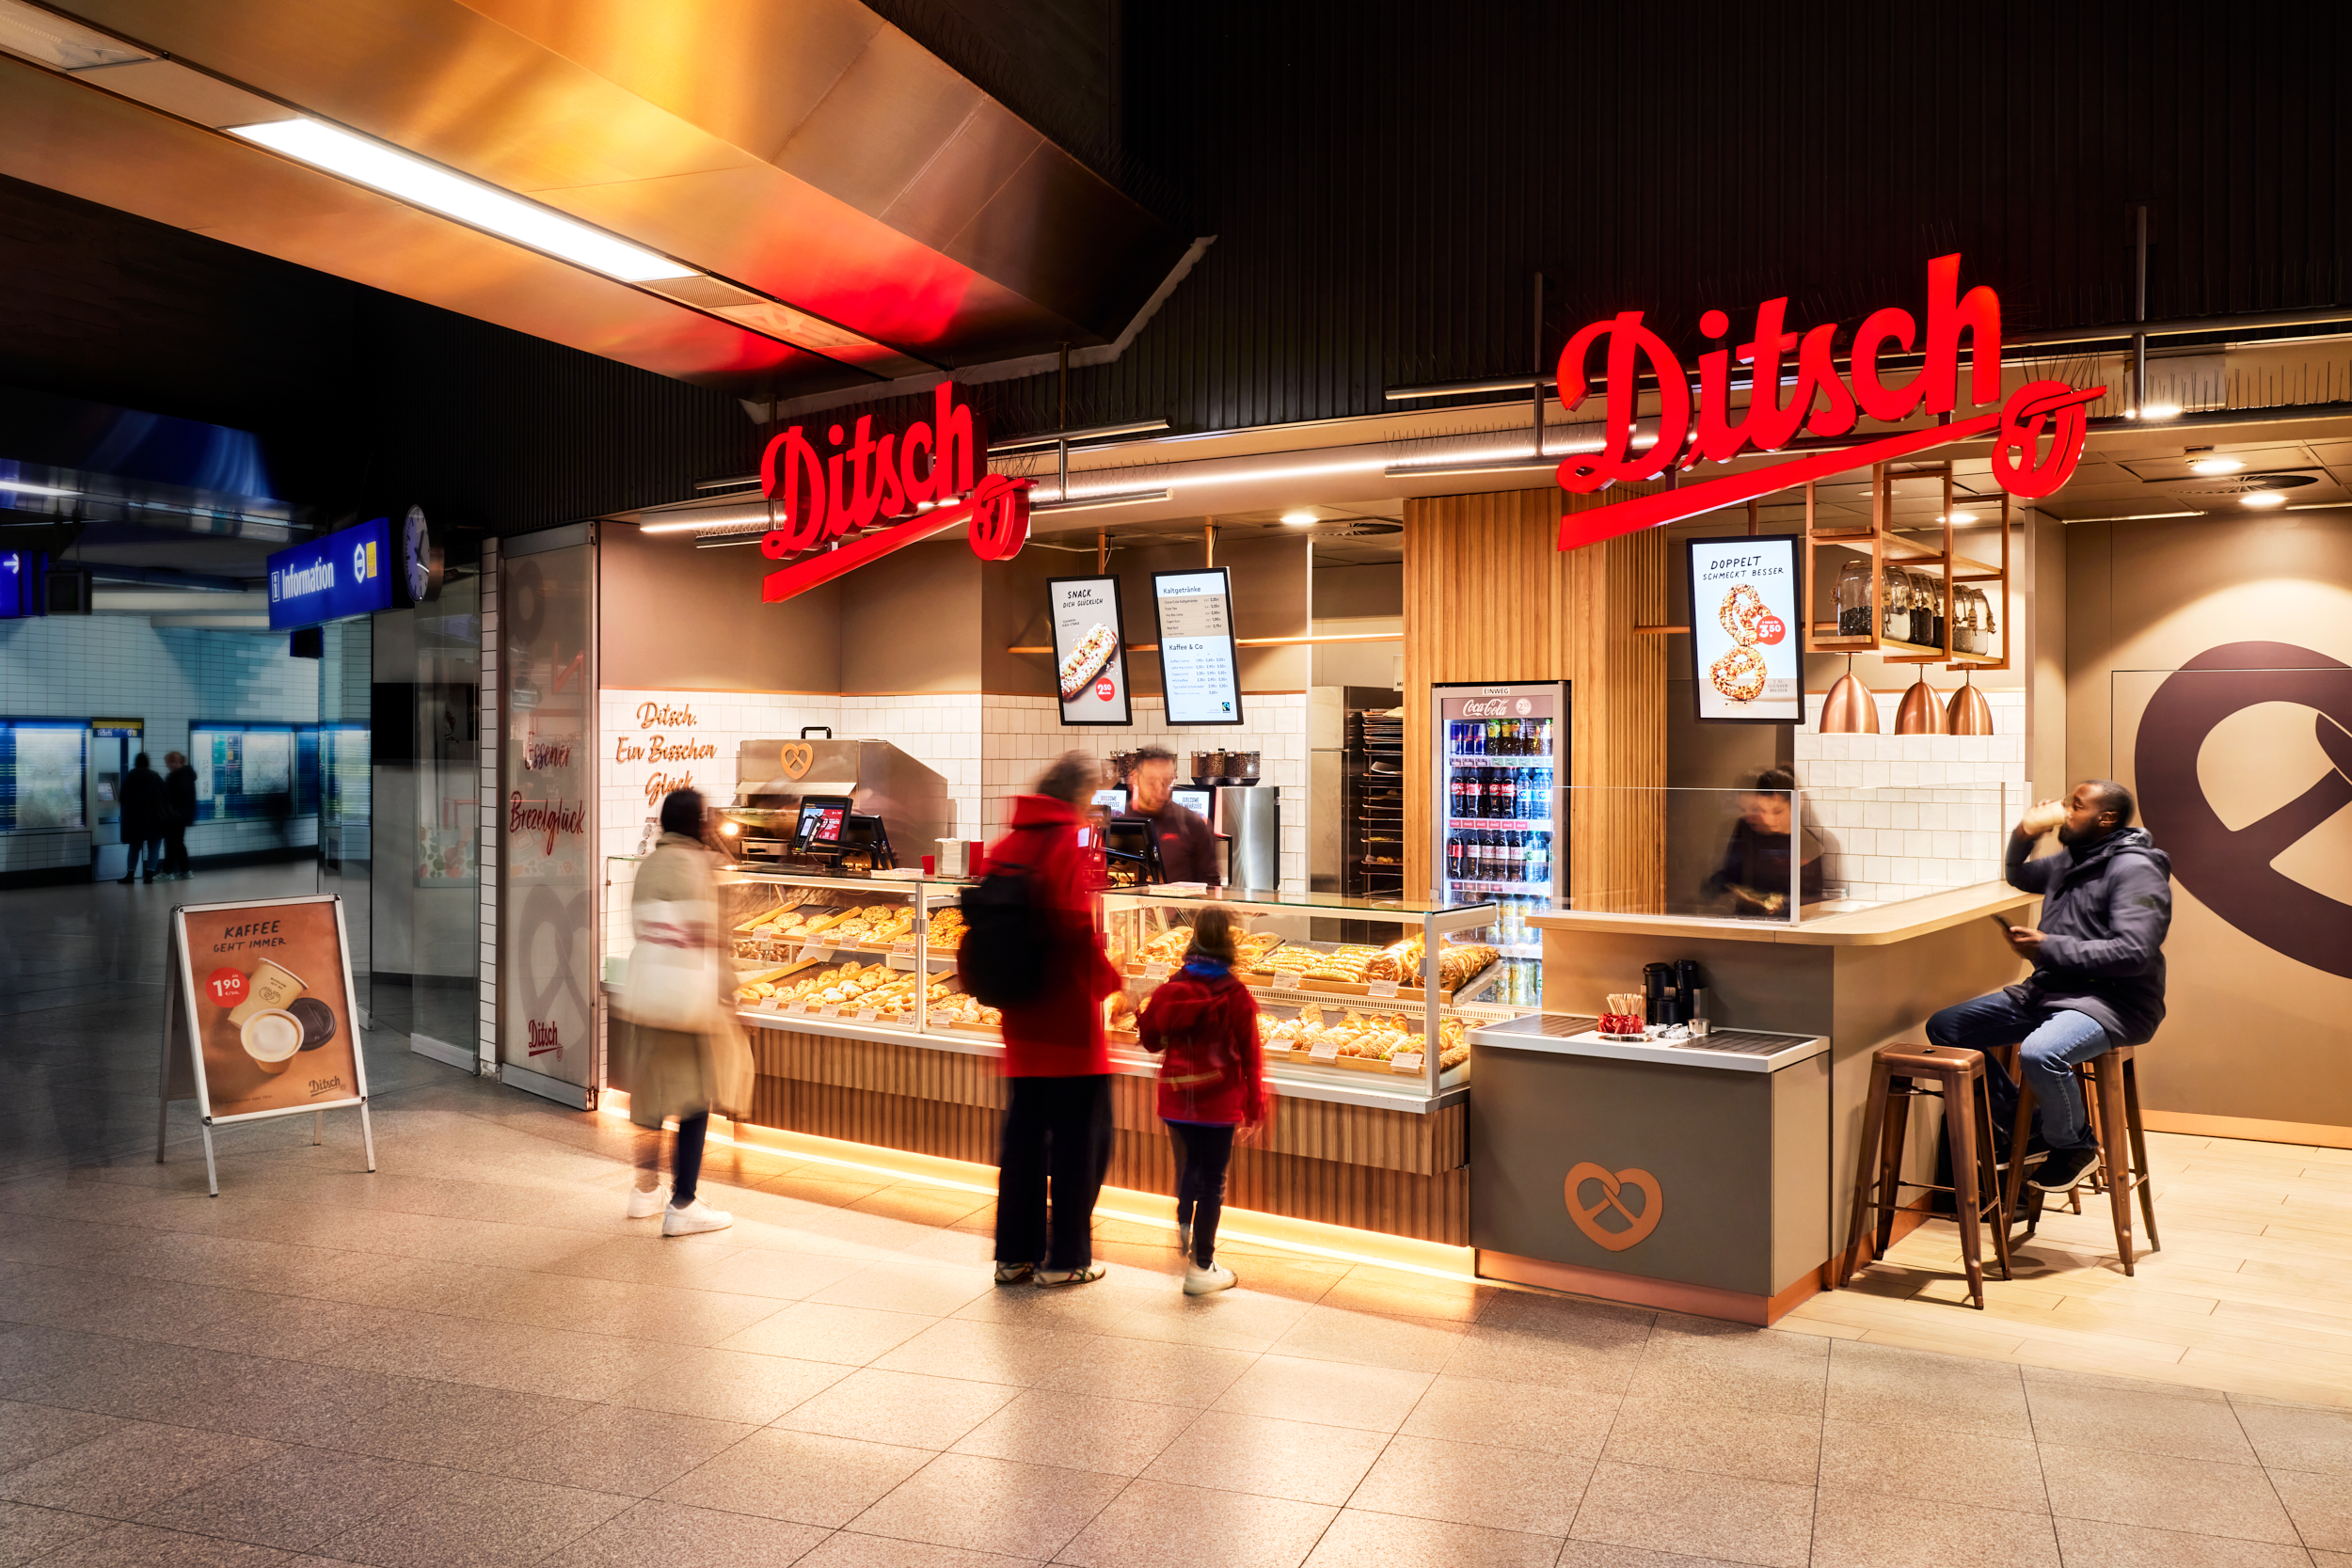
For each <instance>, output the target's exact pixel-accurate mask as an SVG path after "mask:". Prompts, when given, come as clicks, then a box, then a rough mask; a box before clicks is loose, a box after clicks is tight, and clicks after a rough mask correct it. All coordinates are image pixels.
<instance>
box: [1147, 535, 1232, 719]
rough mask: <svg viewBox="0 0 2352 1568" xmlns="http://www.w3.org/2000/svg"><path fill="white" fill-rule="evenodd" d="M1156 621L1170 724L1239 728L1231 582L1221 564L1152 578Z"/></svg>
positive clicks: (1161, 670) (1161, 672)
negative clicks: (1215, 725)
mask: <svg viewBox="0 0 2352 1568" xmlns="http://www.w3.org/2000/svg"><path fill="white" fill-rule="evenodd" d="M1152 608H1153V610H1155V611H1156V613H1157V614H1158V617H1159V623H1160V686H1161V689H1162V690H1164V691H1165V692H1166V693H1167V698H1168V722H1169V723H1170V724H1185V725H1191V724H1238V723H1240V722H1241V683H1240V678H1239V676H1238V674H1237V673H1236V671H1235V668H1234V655H1233V593H1232V580H1231V578H1229V577H1228V575H1227V573H1226V570H1225V568H1224V567H1222V566H1213V567H1210V568H1208V569H1206V570H1204V571H1199V572H1154V573H1152Z"/></svg>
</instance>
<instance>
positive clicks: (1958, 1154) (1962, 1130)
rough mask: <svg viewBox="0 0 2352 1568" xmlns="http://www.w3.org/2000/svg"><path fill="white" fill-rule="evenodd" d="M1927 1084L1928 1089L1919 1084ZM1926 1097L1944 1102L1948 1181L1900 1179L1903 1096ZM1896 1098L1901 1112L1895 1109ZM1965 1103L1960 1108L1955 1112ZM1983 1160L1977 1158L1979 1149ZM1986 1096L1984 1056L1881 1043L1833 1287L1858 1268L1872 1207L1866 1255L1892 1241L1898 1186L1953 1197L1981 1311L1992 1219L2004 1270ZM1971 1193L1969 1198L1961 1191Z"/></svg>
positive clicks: (1905, 1124)
mask: <svg viewBox="0 0 2352 1568" xmlns="http://www.w3.org/2000/svg"><path fill="white" fill-rule="evenodd" d="M1927 1084H1932V1085H1935V1086H1934V1087H1932V1088H1931V1087H1927V1086H1925V1085H1927ZM1917 1097H1927V1098H1931V1099H1937V1100H1941V1101H1943V1102H1944V1141H1945V1144H1946V1147H1947V1148H1948V1149H1949V1150H1950V1152H1951V1162H1952V1184H1951V1185H1950V1186H1949V1187H1940V1186H1937V1185H1935V1184H1934V1183H1932V1182H1927V1181H1909V1180H1904V1179H1903V1175H1902V1165H1903V1142H1904V1139H1905V1136H1906V1134H1907V1133H1908V1132H1909V1130H1910V1121H1911V1117H1910V1114H1909V1113H1910V1101H1912V1100H1913V1099H1914V1098H1917ZM1897 1102H1900V1110H1899V1112H1898V1110H1897V1109H1896V1108H1895V1107H1896V1106H1897ZM1962 1107H1964V1109H1962ZM1980 1149H1981V1150H1983V1151H1984V1157H1983V1158H1981V1159H1980V1158H1979V1153H1978V1151H1979V1150H1980ZM1992 1151H1993V1098H1992V1094H1991V1092H1990V1090H1989V1089H1988V1088H1987V1086H1986V1085H1985V1078H1984V1053H1983V1052H1981V1051H1966V1050H1955V1049H1952V1048H1949V1047H1947V1046H1940V1045H1883V1046H1881V1047H1879V1049H1878V1051H1877V1052H1876V1053H1874V1054H1873V1055H1872V1056H1871V1058H1870V1097H1869V1099H1868V1100H1867V1101H1865V1102H1864V1107H1863V1117H1862V1148H1861V1149H1860V1150H1859V1151H1858V1154H1857V1160H1856V1164H1855V1169H1854V1183H1853V1217H1852V1220H1851V1224H1850V1227H1849V1229H1848V1232H1847V1235H1848V1240H1847V1243H1846V1251H1845V1255H1844V1257H1843V1258H1842V1259H1840V1261H1839V1264H1838V1269H1837V1284H1838V1286H1839V1288H1840V1289H1842V1288H1844V1287H1845V1285H1846V1284H1847V1283H1848V1282H1849V1281H1851V1279H1852V1278H1853V1275H1854V1271H1855V1270H1856V1269H1858V1268H1860V1267H1861V1266H1862V1263H1863V1257H1862V1249H1863V1247H1864V1246H1865V1245H1866V1244H1867V1243H1866V1241H1865V1237H1864V1232H1863V1228H1862V1223H1863V1218H1864V1216H1865V1215H1867V1213H1869V1212H1870V1211H1872V1210H1874V1209H1875V1210H1876V1211H1877V1212H1878V1225H1877V1227H1876V1228H1875V1230H1874V1232H1873V1233H1872V1236H1871V1241H1872V1242H1874V1243H1875V1251H1874V1253H1873V1256H1875V1257H1882V1258H1883V1257H1884V1256H1885V1255H1886V1249H1887V1248H1888V1247H1889V1246H1890V1245H1892V1244H1893V1243H1894V1238H1895V1211H1896V1209H1897V1208H1898V1207H1899V1204H1898V1201H1897V1199H1898V1197H1899V1194H1900V1190H1901V1189H1902V1188H1904V1187H1917V1188H1921V1189H1923V1190H1925V1191H1928V1192H1931V1193H1945V1192H1947V1193H1950V1194H1951V1195H1952V1213H1953V1217H1954V1218H1956V1219H1957V1220H1958V1221H1959V1222H1960V1257H1961V1261H1962V1263H1963V1265H1965V1267H1966V1269H1967V1273H1968V1295H1969V1305H1970V1306H1971V1307H1975V1308H1976V1309H1977V1310H1978V1311H1979V1312H1981V1311H1983V1310H1984V1242H1983V1228H1984V1222H1985V1220H1986V1219H1987V1218H1988V1217H1989V1218H1990V1219H1991V1220H1992V1221H1993V1251H1994V1258H1995V1259H1996V1260H1997V1261H1998V1262H1999V1264H2000V1268H2001V1277H2002V1278H2003V1279H2007V1278H2008V1277H2009V1276H2010V1274H2009V1223H2008V1211H2007V1209H2005V1208H2004V1207H2003V1204H2002V1193H2001V1183H2000V1179H1999V1177H1998V1175H1997V1174H1996V1173H1995V1171H1994V1163H1993V1158H1992ZM1963 1193H1966V1194H1973V1195H1974V1198H1973V1200H1971V1199H1969V1198H1964V1197H1963V1196H1961V1195H1962V1194H1963Z"/></svg>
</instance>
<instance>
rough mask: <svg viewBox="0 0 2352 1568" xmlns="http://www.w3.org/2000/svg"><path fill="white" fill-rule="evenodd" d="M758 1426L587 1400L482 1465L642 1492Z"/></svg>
mask: <svg viewBox="0 0 2352 1568" xmlns="http://www.w3.org/2000/svg"><path fill="white" fill-rule="evenodd" d="M758 1430H759V1429H758V1428H757V1427H756V1426H753V1425H750V1424H748V1423H743V1422H737V1421H713V1420H707V1419H705V1418H702V1417H699V1416H681V1415H676V1414H675V1413H672V1412H669V1411H660V1410H642V1409H638V1408H635V1407H633V1406H629V1405H620V1404H597V1405H591V1406H589V1407H588V1408H587V1409H586V1410H583V1411H581V1412H580V1414H579V1415H578V1416H575V1417H573V1418H571V1419H570V1420H568V1421H565V1422H564V1423H562V1424H561V1425H559V1426H554V1427H550V1428H549V1429H548V1430H547V1431H546V1432H543V1433H536V1434H534V1435H533V1436H532V1437H531V1438H530V1439H529V1440H528V1441H526V1442H524V1443H521V1444H519V1445H517V1446H516V1448H515V1449H514V1450H513V1451H511V1452H509V1453H508V1454H507V1455H506V1456H505V1457H504V1458H502V1459H501V1460H499V1461H498V1462H497V1463H496V1464H495V1465H491V1466H489V1468H491V1469H493V1470H495V1471H496V1472H498V1473H499V1474H501V1475H508V1476H514V1477H516V1478H517V1479H518V1480H522V1481H544V1482H545V1483H547V1484H548V1485H549V1486H576V1487H580V1488H582V1489H584V1490H587V1491H592V1492H615V1493H618V1494H620V1495H621V1496H623V1497H651V1496H652V1495H653V1494H654V1493H656V1492H659V1491H660V1490H661V1489H662V1488H663V1487H665V1486H667V1485H669V1484H670V1482H672V1481H675V1480H677V1479H678V1477H680V1476H682V1475H684V1474H686V1472H687V1471H689V1470H691V1469H692V1468H693V1467H694V1466H695V1465H700V1464H701V1463H703V1461H705V1460H707V1459H709V1458H711V1457H712V1456H713V1455H715V1454H718V1453H721V1452H723V1451H724V1450H726V1449H730V1448H732V1447H734V1446H735V1445H736V1444H738V1443H739V1442H741V1441H742V1440H743V1439H744V1438H746V1437H748V1436H750V1435H751V1434H752V1433H755V1432H756V1431H758Z"/></svg>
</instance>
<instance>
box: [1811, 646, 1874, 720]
mask: <svg viewBox="0 0 2352 1568" xmlns="http://www.w3.org/2000/svg"><path fill="white" fill-rule="evenodd" d="M1821 733H1822V734H1823V735H1876V734H1878V733H1879V705H1878V702H1877V699H1875V698H1873V697H1872V696H1871V695H1870V689H1869V688H1868V687H1867V686H1865V685H1863V684H1862V683H1861V682H1860V681H1859V680H1857V679H1855V678H1854V673H1853V656H1852V655H1851V654H1849V655H1847V656H1846V673H1844V674H1842V675H1840V676H1838V677H1837V683H1836V685H1835V686H1832V687H1831V688H1830V689H1829V695H1827V696H1825V697H1823V698H1822V699H1821Z"/></svg>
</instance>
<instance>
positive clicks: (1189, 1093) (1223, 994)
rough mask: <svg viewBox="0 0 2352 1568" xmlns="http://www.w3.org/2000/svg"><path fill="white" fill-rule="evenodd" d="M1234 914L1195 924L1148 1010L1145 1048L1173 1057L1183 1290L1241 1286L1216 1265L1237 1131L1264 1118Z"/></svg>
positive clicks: (1172, 1133) (1204, 915) (1167, 1095)
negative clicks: (1236, 970) (1236, 963)
mask: <svg viewBox="0 0 2352 1568" xmlns="http://www.w3.org/2000/svg"><path fill="white" fill-rule="evenodd" d="M1232 969H1233V916H1232V912H1231V911H1227V910H1221V909H1207V910H1203V911H1200V918H1199V919H1198V920H1196V921H1195V922H1194V923H1193V927H1192V946H1191V949H1190V950H1189V951H1188V952H1187V953H1186V954H1185V955H1184V968H1182V969H1180V970H1178V971H1177V972H1176V973H1175V974H1172V975H1170V976H1168V980H1167V981H1166V983H1164V984H1163V985H1162V986H1161V987H1160V989H1159V990H1155V991H1153V992H1152V1000H1151V1001H1150V1003H1148V1004H1147V1005H1146V1006H1144V1009H1143V1017H1142V1020H1141V1022H1140V1024H1139V1025H1138V1027H1139V1028H1140V1030H1141V1033H1142V1037H1143V1048H1144V1049H1145V1050H1146V1051H1150V1052H1152V1053H1165V1057H1164V1059H1163V1060H1162V1062H1161V1063H1160V1095H1159V1109H1160V1119H1161V1120H1162V1121H1165V1122H1167V1123H1168V1136H1169V1137H1171V1138H1173V1139H1174V1140H1175V1142H1176V1230H1177V1234H1178V1235H1179V1236H1181V1237H1182V1238H1183V1240H1184V1253H1185V1260H1184V1294H1186V1295H1188V1296H1204V1295H1207V1294H1208V1293H1209V1292H1210V1291H1223V1290H1227V1289H1229V1288H1231V1286H1232V1283H1233V1271H1232V1270H1231V1269H1225V1268H1219V1267H1218V1266H1217V1263H1216V1221H1217V1215H1218V1213H1219V1212H1220V1211H1221V1210H1222V1209H1223V1208H1224V1205H1225V1167H1226V1165H1227V1164H1229V1163H1230V1162H1231V1161H1232V1157H1233V1136H1234V1134H1235V1132H1239V1131H1242V1130H1244V1129H1247V1128H1250V1127H1255V1126H1257V1125H1258V1124H1259V1123H1261V1122H1263V1121H1264V1120H1265V1115H1266V1094H1265V1054H1264V1052H1263V1050H1262V1049H1261V1048H1260V1046H1259V1044H1258V1004H1257V1001H1256V999H1255V998H1253V997H1252V996H1251V995H1250V994H1249V988H1248V986H1246V985H1244V984H1242V982H1241V981H1240V980H1238V979H1236V978H1235V977H1234V975H1233V973H1232Z"/></svg>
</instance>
